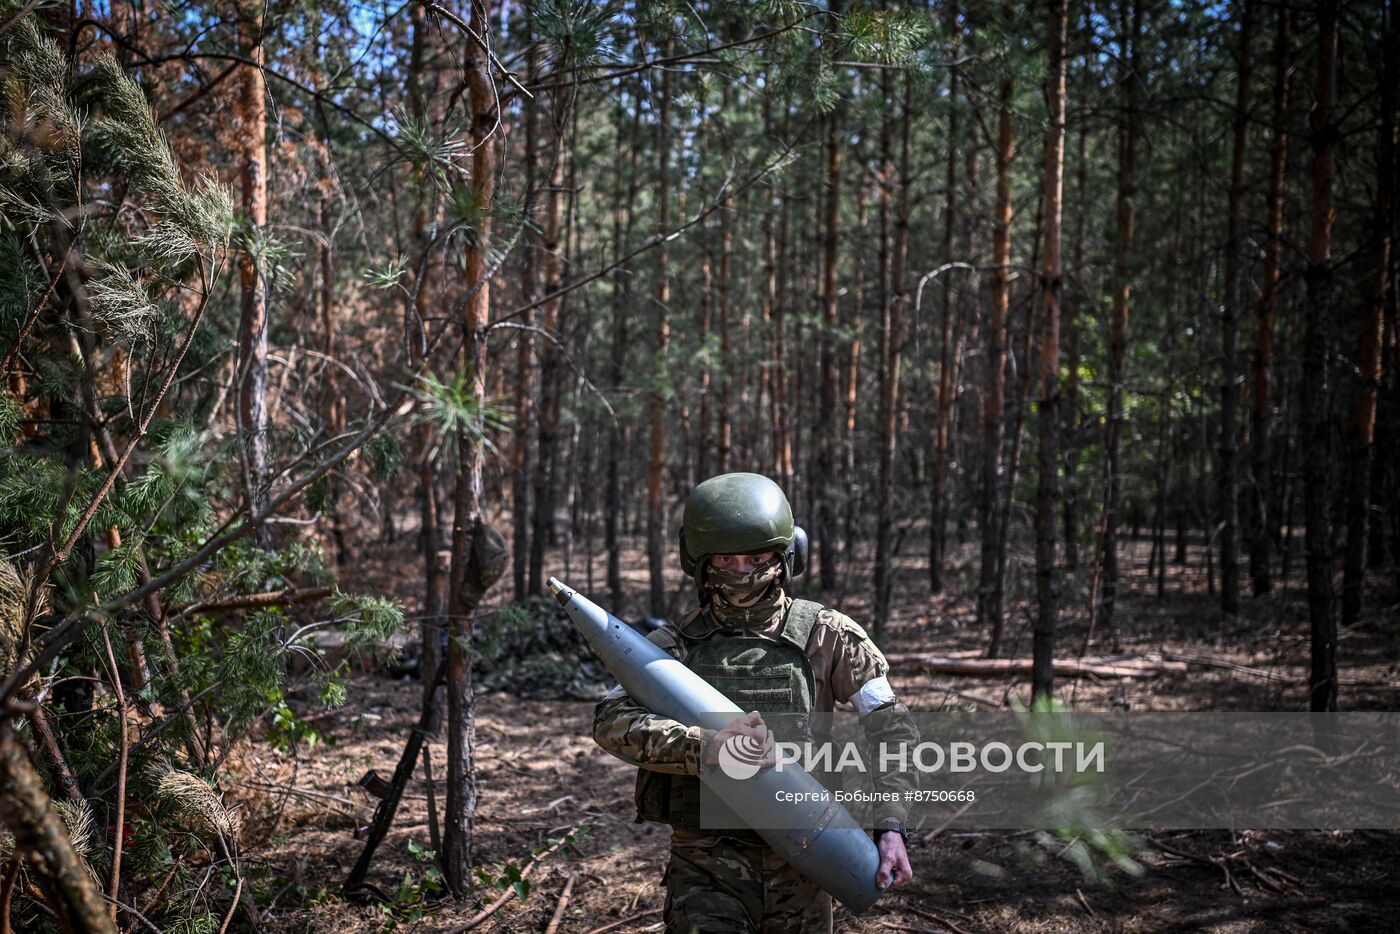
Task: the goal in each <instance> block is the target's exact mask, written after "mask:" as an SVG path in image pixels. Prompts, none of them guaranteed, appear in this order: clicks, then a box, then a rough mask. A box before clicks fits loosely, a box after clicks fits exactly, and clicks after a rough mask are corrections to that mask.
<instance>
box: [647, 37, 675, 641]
mask: <svg viewBox="0 0 1400 934" xmlns="http://www.w3.org/2000/svg"><path fill="white" fill-rule="evenodd" d="M669 54H670V45H669V44H668V45H667V46H666V48H665V50H664V52H663V55H669ZM658 107H659V111H658V116H657V124H656V152H657V156H656V160H657V165H656V169H657V176H658V180H657V199H656V230H657V233H659V234H664V233H665V232H666V231H667V229H668V228H669V227H670V223H671V213H670V211H671V148H670V147H671V134H670V122H671V72H670V70H669V69H666V70H663V71H662V73H661V100H660V101H659V102H658ZM667 255H668V252H667V249H666V245H665V244H664V243H663V244H661V245H660V246H658V247H657V248H656V292H655V295H654V302H655V305H656V338H655V342H654V344H653V346H652V350H653V353H654V354H655V356H654V358H653V361H652V380H653V385H652V387H651V401H650V413H651V462H650V464H649V466H648V469H647V568H648V570H649V572H650V576H649V584H650V587H649V591H648V594H649V600H648V606H649V608H650V611H651V615H652V616H655V617H658V618H660V617H664V616H665V615H666V576H665V565H664V564H663V560H662V552H661V543H662V539H663V537H664V535H665V531H666V530H665V524H666V514H665V512H664V510H663V509H662V489H661V487H662V483H663V481H664V479H665V470H666V395H667V394H666V390H665V387H664V385H663V381H664V380H666V379H667V378H668V374H667V366H666V357H667V353H668V350H669V347H670V343H671V321H670V304H671V271H670V265H669V262H668V259H667Z"/></svg>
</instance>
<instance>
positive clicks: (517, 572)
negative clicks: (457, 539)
mask: <svg viewBox="0 0 1400 934" xmlns="http://www.w3.org/2000/svg"><path fill="white" fill-rule="evenodd" d="M417 8H418V5H417V4H415V9H417ZM525 28H526V29H527V30H528V29H529V20H528V19H527V20H526V25H525ZM524 40H525V42H526V44H527V46H529V48H530V52H529V53H528V55H527V57H526V60H525V61H526V65H525V73H526V75H527V76H528V77H531V78H533V77H535V76H536V74H537V72H538V70H539V63H538V54H539V53H538V52H537V51H536V49H535V46H534V44H533V37H532V36H531V35H530V34H529V32H528V31H527V33H526V35H525V36H524ZM522 107H523V108H524V110H525V113H524V114H523V122H524V124H525V166H524V169H525V198H526V199H527V201H533V199H534V197H535V190H534V189H535V184H536V182H535V163H536V162H537V161H538V159H539V111H538V107H537V106H536V105H535V102H533V101H526V102H524V103H523V104H522ZM535 278H536V277H535V250H534V248H533V244H529V243H527V244H525V245H524V249H523V250H522V251H521V259H520V300H521V303H522V304H524V305H529V304H530V303H532V302H533V301H534V300H535V297H536V295H537V292H536V283H535ZM534 318H535V313H534V310H533V309H531V310H529V311H526V312H525V313H524V314H523V315H521V318H520V323H521V325H523V327H524V329H523V330H521V331H520V332H518V333H517V334H516V337H515V340H516V345H515V405H514V408H515V425H514V426H513V429H512V431H511V451H510V468H511V472H510V486H511V497H510V498H511V549H510V551H511V577H512V583H513V584H514V586H515V600H516V602H517V603H519V602H521V601H523V600H524V599H525V597H526V596H527V595H528V594H529V593H530V590H529V578H528V576H527V574H528V571H529V560H530V505H531V495H530V494H531V480H532V479H533V475H534V467H535V463H534V458H533V456H532V445H531V439H532V437H533V436H534V433H535V392H534V379H533V372H532V371H533V367H534V344H535V335H534V332H533V331H531V330H530V328H532V327H533V326H534V323H535V321H534Z"/></svg>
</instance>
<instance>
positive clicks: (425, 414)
mask: <svg viewBox="0 0 1400 934" xmlns="http://www.w3.org/2000/svg"><path fill="white" fill-rule="evenodd" d="M413 395H414V397H415V398H416V399H417V400H418V410H417V413H416V415H415V421H416V422H417V423H418V424H423V425H428V426H429V427H430V428H431V429H432V432H433V435H434V436H435V437H436V438H437V439H438V443H439V444H446V445H447V446H449V447H450V446H453V445H455V443H456V440H457V439H458V438H459V437H462V438H466V439H468V440H470V441H483V442H485V444H486V447H487V449H488V450H491V451H494V450H495V449H496V448H495V445H494V444H493V443H492V442H491V440H490V438H489V437H488V435H487V432H488V431H503V430H505V428H506V417H505V414H504V413H503V412H501V411H500V410H499V409H497V408H495V407H494V406H492V405H491V404H490V403H487V404H485V405H482V404H479V403H478V402H477V401H476V399H474V398H473V397H472V388H471V382H470V379H469V376H468V374H467V372H466V370H458V371H457V374H456V375H455V376H454V377H453V379H452V382H451V383H445V382H443V381H442V380H440V379H438V378H437V376H436V375H434V374H432V373H425V374H423V375H422V376H421V377H419V379H418V385H417V386H416V387H414V389H413Z"/></svg>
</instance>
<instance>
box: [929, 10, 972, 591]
mask: <svg viewBox="0 0 1400 934" xmlns="http://www.w3.org/2000/svg"><path fill="white" fill-rule="evenodd" d="M947 28H948V36H949V38H948V42H949V46H950V48H951V49H952V58H953V60H954V64H953V65H951V66H950V67H949V68H948V157H947V164H946V167H945V169H944V184H945V190H944V195H943V261H944V262H952V261H953V232H954V230H955V229H956V226H955V219H956V218H957V210H956V209H957V175H958V81H959V70H958V66H957V64H956V61H957V58H958V54H959V50H960V48H961V45H962V26H961V23H960V22H959V20H958V4H957V0H952V2H950V3H949V4H948V8H947ZM969 158H975V157H974V156H972V155H971V154H970V153H969ZM966 260H967V262H972V257H971V256H969V257H967V258H966ZM954 317H955V316H954V312H953V285H952V280H951V279H950V278H948V277H946V276H945V277H944V279H943V316H942V318H941V320H940V327H939V344H938V346H939V359H938V399H937V402H936V405H935V411H934V425H933V483H932V488H931V490H930V493H929V500H930V508H929V532H928V572H929V588H930V590H932V592H933V593H935V594H938V593H942V592H943V560H944V559H943V553H944V549H945V547H946V544H947V526H948V517H947V498H948V492H947V482H948V435H949V433H950V430H951V422H952V417H953V389H954V385H955V383H954V379H953V370H954V368H955V367H956V365H957V364H956V358H955V355H954V352H953V320H954Z"/></svg>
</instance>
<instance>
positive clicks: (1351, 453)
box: [1342, 4, 1400, 627]
mask: <svg viewBox="0 0 1400 934" xmlns="http://www.w3.org/2000/svg"><path fill="white" fill-rule="evenodd" d="M1388 12H1389V16H1390V24H1389V28H1388V29H1387V30H1386V37H1385V46H1384V56H1385V64H1384V77H1383V78H1382V80H1381V108H1380V110H1381V125H1380V139H1379V141H1378V145H1377V147H1376V196H1375V201H1374V205H1373V210H1374V214H1373V216H1372V220H1371V223H1372V228H1371V274H1370V277H1369V278H1368V279H1367V281H1366V291H1365V297H1366V310H1365V312H1364V317H1363V318H1362V321H1361V337H1360V346H1359V347H1358V348H1357V353H1356V362H1357V366H1356V370H1355V372H1356V382H1357V386H1356V399H1355V401H1354V402H1353V403H1352V408H1351V415H1350V417H1349V418H1348V419H1347V427H1346V437H1347V448H1348V457H1347V465H1348V467H1349V469H1350V474H1351V476H1350V478H1349V479H1348V481H1347V484H1346V489H1347V544H1346V558H1345V561H1344V562H1343V577H1342V625H1343V626H1344V627H1345V626H1351V625H1353V624H1354V623H1355V622H1356V621H1357V620H1358V619H1359V618H1360V616H1361V609H1362V600H1363V597H1364V593H1363V588H1364V585H1365V579H1366V551H1367V549H1366V537H1367V534H1368V532H1369V527H1370V519H1371V462H1372V460H1373V459H1374V456H1375V451H1374V448H1375V440H1376V403H1377V397H1378V395H1379V393H1380V386H1381V375H1382V373H1381V366H1382V360H1381V348H1382V347H1384V346H1385V297H1386V288H1387V281H1388V279H1389V276H1390V238H1391V224H1393V223H1394V217H1392V215H1391V209H1392V208H1393V206H1394V199H1395V106H1396V90H1397V89H1396V74H1397V63H1396V56H1397V53H1400V48H1397V45H1400V40H1397V35H1400V33H1397V29H1396V25H1395V15H1396V10H1395V5H1394V4H1391V5H1390V9H1389V11H1388ZM1378 532H1379V530H1378Z"/></svg>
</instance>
